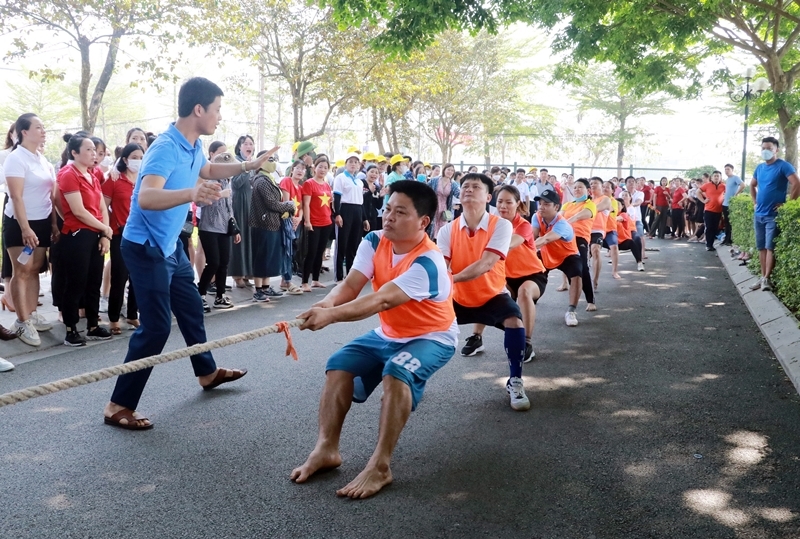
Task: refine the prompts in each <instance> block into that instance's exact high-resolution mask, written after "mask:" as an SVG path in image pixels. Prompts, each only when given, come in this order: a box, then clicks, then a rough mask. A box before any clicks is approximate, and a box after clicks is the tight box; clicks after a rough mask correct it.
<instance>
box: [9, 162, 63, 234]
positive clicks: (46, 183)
mask: <svg viewBox="0 0 800 539" xmlns="http://www.w3.org/2000/svg"><path fill="white" fill-rule="evenodd" d="M3 168H5V176H6V179H8V178H23V179H24V180H25V183H24V186H23V190H22V203H23V204H24V205H25V214H26V216H27V218H28V220H29V221H38V220H41V219H48V218H49V217H50V214H51V213H52V212H53V202H52V200H51V194H52V192H53V185H54V184H55V182H56V173H55V170H53V166H52V165H51V164H50V163H48V162H47V159H45V157H44V155H42V154H41V153H39V152H36V153H35V154H33V153H31V152H29V151H28V150H26V149H25V148H23V147H22V146H17V149H16V150H14V151H13V152H11V154H9V156H8V157H7V158H6V162H5V163H4V164H3ZM6 215H7V216H9V217H15V214H14V201H13V200H11V198H10V197H9V199H8V206H6Z"/></svg>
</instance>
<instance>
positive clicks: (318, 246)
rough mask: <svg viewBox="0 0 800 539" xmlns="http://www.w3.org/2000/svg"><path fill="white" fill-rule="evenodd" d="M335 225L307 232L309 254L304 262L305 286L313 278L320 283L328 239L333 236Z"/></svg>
mask: <svg viewBox="0 0 800 539" xmlns="http://www.w3.org/2000/svg"><path fill="white" fill-rule="evenodd" d="M331 230H333V225H328V226H315V227H314V230H306V231H305V233H306V237H307V238H308V253H307V254H306V259H305V260H304V261H303V284H306V283H308V277H309V276H311V277H312V278H313V280H314V281H319V272H320V271H322V257H323V256H324V255H325V247H326V245H327V243H328V238H329V237H330V236H331Z"/></svg>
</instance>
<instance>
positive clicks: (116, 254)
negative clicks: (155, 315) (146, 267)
mask: <svg viewBox="0 0 800 539" xmlns="http://www.w3.org/2000/svg"><path fill="white" fill-rule="evenodd" d="M121 244H122V230H120V232H119V234H116V235H114V238H113V239H112V240H111V291H110V292H109V294H108V320H109V322H119V318H120V316H121V315H122V312H121V311H122V302H123V300H124V299H125V284H126V283H128V277H129V274H128V266H126V265H125V260H123V258H122V251H121V250H120V245H121ZM138 311H139V309H138V306H137V305H136V294H134V292H133V283H129V284H128V312H127V313H126V314H127V319H128V320H136V319H137V318H139V313H138Z"/></svg>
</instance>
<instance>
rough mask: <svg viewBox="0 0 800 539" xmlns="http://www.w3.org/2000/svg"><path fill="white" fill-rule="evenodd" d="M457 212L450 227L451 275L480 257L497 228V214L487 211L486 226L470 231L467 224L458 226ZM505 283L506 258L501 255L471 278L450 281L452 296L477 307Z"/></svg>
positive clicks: (495, 293) (465, 303) (465, 305)
mask: <svg viewBox="0 0 800 539" xmlns="http://www.w3.org/2000/svg"><path fill="white" fill-rule="evenodd" d="M463 218H464V217H463V216H461V217H459V218H458V219H456V220H455V221H453V224H452V225H451V226H452V228H451V229H450V271H451V272H452V273H453V275H455V274H456V273H460V272H461V271H463V270H464V268H466V267H467V266H469V265H470V264H473V263H475V262H477V261H478V260H480V258H481V256H483V252H484V251H485V250H486V246H487V245H489V240H490V239H491V237H492V234H494V231H495V229H496V228H497V223H498V220H499V219H500V217H498V216H496V215H491V214H490V215H489V227H488V228H489V229H488V230H483V229H481V228H479V229H478V230H476V231H475V233H474V234H471V232H470V230H469V227H464V229H462V228H461V220H462V219H463ZM505 286H506V262H505V260H503V258H502V257H501V258H500V260H498V261H497V263H496V264H495V265H494V266H492V269H490V270H489V271H487V272H486V273H484V274H483V275H481V276H480V277H478V278H477V279H473V280H471V281H465V282H461V283H455V284H454V285H453V299H454V300H455V301H457V302H458V303H459V304H460V305H463V306H464V307H480V306H481V305H483V304H485V303H486V302H487V301H489V300H490V299H492V298H493V297H495V296H496V295H498V294H500V293H501V292H502V291H503V289H504V288H505Z"/></svg>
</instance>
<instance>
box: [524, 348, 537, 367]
mask: <svg viewBox="0 0 800 539" xmlns="http://www.w3.org/2000/svg"><path fill="white" fill-rule="evenodd" d="M534 359H536V352H534V351H533V345H531V344H525V356H524V357H523V358H522V362H523V363H530V362H531V361H533V360H534Z"/></svg>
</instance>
